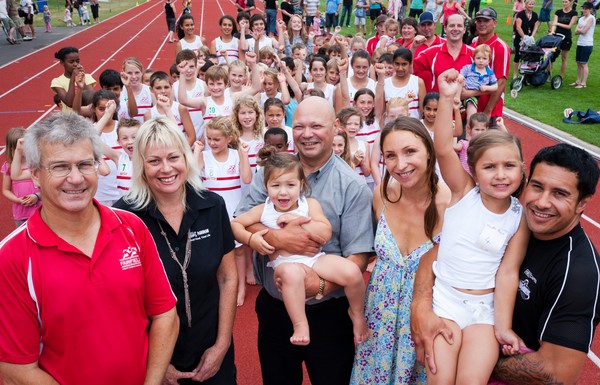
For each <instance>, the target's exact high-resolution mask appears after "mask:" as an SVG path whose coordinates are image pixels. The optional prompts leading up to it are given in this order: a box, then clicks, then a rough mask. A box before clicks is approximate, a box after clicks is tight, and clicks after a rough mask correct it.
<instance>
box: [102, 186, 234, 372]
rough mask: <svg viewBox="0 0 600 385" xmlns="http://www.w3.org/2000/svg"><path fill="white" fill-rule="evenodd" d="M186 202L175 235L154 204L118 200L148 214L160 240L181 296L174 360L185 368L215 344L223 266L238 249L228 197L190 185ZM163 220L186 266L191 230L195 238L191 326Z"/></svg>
mask: <svg viewBox="0 0 600 385" xmlns="http://www.w3.org/2000/svg"><path fill="white" fill-rule="evenodd" d="M186 201H187V206H188V208H187V210H186V211H185V212H184V215H183V220H182V222H181V226H180V228H179V234H175V232H174V231H173V229H172V228H171V226H169V224H168V223H167V221H166V220H165V219H164V217H163V215H162V214H161V213H160V211H158V209H157V208H156V205H155V204H154V203H151V204H150V205H149V206H148V208H147V209H146V210H142V211H135V210H133V209H132V208H131V205H129V204H127V203H125V202H124V201H123V199H121V200H119V201H118V202H117V203H115V205H114V207H116V208H120V209H124V210H127V211H131V212H132V213H134V214H135V215H137V216H138V217H139V218H140V219H142V221H143V222H144V223H145V224H146V226H147V227H148V229H149V230H150V233H151V234H152V237H153V238H154V242H156V247H157V249H158V254H159V255H160V259H161V260H162V263H163V265H164V267H165V272H166V273H167V277H168V278H169V282H170V284H171V289H172V290H173V293H174V294H175V296H176V297H177V314H178V315H179V321H180V322H179V336H178V337H177V343H176V344H175V350H174V352H173V357H172V358H171V363H172V364H173V365H174V366H175V367H176V368H177V369H179V370H182V369H183V368H190V367H195V366H196V365H198V363H199V362H200V358H201V356H202V354H203V353H204V351H205V350H206V349H208V348H209V347H211V346H212V345H214V342H215V340H216V337H217V326H218V320H219V314H218V311H219V284H218V282H217V269H218V268H219V265H220V264H221V260H222V258H223V255H225V254H227V253H228V252H230V251H232V250H233V248H234V239H233V233H232V231H231V225H230V222H229V216H228V215H227V209H226V207H225V201H224V200H223V198H221V197H220V196H219V195H217V194H215V193H213V192H210V191H207V190H205V191H203V192H202V195H201V196H200V195H198V194H197V193H196V192H195V191H194V190H192V189H191V188H190V187H189V186H188V187H187V188H186ZM159 221H160V225H161V226H162V228H163V229H164V231H165V233H166V234H167V238H168V240H169V243H170V244H171V248H172V249H173V251H174V252H175V254H176V256H177V258H178V260H179V262H180V263H181V264H182V265H183V262H184V258H185V247H186V242H187V238H188V231H189V235H190V238H191V241H192V242H191V245H192V246H191V248H192V249H191V250H192V254H191V261H190V264H189V266H188V268H187V270H186V271H187V275H188V285H189V294H190V303H191V312H192V327H191V328H189V327H188V319H187V316H186V310H185V299H184V298H185V296H184V289H183V277H182V275H181V268H180V267H179V266H178V265H177V263H176V262H175V261H174V260H173V259H172V258H171V254H170V252H169V248H168V246H167V242H166V241H165V238H164V237H163V236H162V235H161V231H160V227H159V225H158V223H159ZM232 346H233V345H232Z"/></svg>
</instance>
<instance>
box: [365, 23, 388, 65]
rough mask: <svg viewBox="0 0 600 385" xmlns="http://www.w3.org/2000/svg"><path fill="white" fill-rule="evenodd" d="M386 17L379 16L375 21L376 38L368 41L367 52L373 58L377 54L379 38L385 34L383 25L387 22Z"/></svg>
mask: <svg viewBox="0 0 600 385" xmlns="http://www.w3.org/2000/svg"><path fill="white" fill-rule="evenodd" d="M387 18H388V17H387V16H386V15H379V16H377V19H375V29H376V31H377V32H376V33H375V36H373V37H372V38H370V39H369V40H367V52H368V53H369V55H371V56H373V52H375V48H376V47H377V43H379V37H380V36H381V35H383V34H384V33H385V28H384V26H383V24H384V23H385V21H386V20H387Z"/></svg>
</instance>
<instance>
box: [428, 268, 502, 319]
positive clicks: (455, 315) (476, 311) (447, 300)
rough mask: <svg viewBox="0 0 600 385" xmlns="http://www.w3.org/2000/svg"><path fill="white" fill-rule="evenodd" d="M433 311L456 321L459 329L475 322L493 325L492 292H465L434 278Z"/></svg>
mask: <svg viewBox="0 0 600 385" xmlns="http://www.w3.org/2000/svg"><path fill="white" fill-rule="evenodd" d="M433 312H434V313H435V314H437V315H438V316H440V317H442V318H446V319H449V320H452V321H454V322H456V323H457V324H458V326H459V327H460V329H461V330H462V329H464V328H466V327H468V326H471V325H476V324H483V325H494V293H493V292H492V293H489V294H483V295H472V294H466V293H463V292H462V291H458V290H456V289H455V288H453V287H452V286H449V285H446V284H443V283H441V282H440V280H439V279H436V280H435V285H434V286H433Z"/></svg>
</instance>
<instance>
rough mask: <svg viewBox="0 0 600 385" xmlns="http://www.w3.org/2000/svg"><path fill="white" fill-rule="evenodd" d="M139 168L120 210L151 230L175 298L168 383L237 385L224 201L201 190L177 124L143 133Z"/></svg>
mask: <svg viewBox="0 0 600 385" xmlns="http://www.w3.org/2000/svg"><path fill="white" fill-rule="evenodd" d="M133 169H134V175H133V178H132V179H133V181H132V186H131V189H130V191H129V193H128V194H127V195H126V196H125V197H123V199H121V200H120V201H118V202H117V203H116V204H115V207H117V208H121V209H125V210H128V211H131V212H133V213H134V214H136V215H137V216H139V217H140V218H141V219H142V220H143V221H144V223H145V224H146V226H148V229H149V230H150V232H151V233H152V236H153V237H154V241H155V242H156V246H157V248H158V252H159V254H160V257H161V260H162V263H163V265H164V267H165V271H166V273H167V276H168V278H169V282H170V283H171V288H172V290H173V292H174V293H175V295H176V296H177V314H178V315H179V336H178V338H177V343H176V345H175V350H174V352H173V357H172V358H171V364H170V365H169V368H168V370H167V374H166V377H165V380H166V381H167V383H169V384H175V383H176V381H178V380H179V383H180V384H195V383H197V382H203V383H205V384H223V385H233V384H235V383H236V369H235V365H234V359H233V339H232V333H233V321H234V317H235V309H236V298H237V271H236V267H235V261H234V256H233V249H234V240H233V234H232V232H231V226H230V224H229V217H228V215H227V210H226V208H225V202H224V201H223V199H222V198H221V197H220V196H218V195H217V194H215V193H212V192H210V191H208V190H206V189H204V187H202V184H201V182H200V171H199V170H198V167H197V165H196V163H195V160H194V157H193V155H192V152H191V150H190V147H189V146H188V144H187V143H186V142H185V140H184V139H183V137H182V136H181V133H180V132H179V131H178V130H177V125H176V124H175V122H174V121H173V122H172V121H170V120H167V119H163V118H159V119H151V120H149V121H147V122H145V123H144V124H143V125H142V126H141V127H140V129H139V131H138V134H137V138H136V141H135V144H134V153H133Z"/></svg>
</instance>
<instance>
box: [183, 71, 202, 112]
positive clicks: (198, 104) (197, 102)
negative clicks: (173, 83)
mask: <svg viewBox="0 0 600 385" xmlns="http://www.w3.org/2000/svg"><path fill="white" fill-rule="evenodd" d="M188 65H189V64H188V62H187V60H184V61H182V62H181V63H179V64H178V65H177V69H178V70H179V73H184V72H185V71H186V70H187V67H188ZM187 82H188V80H187V79H186V78H185V76H181V77H180V78H179V90H178V93H177V99H178V100H179V103H180V104H182V105H184V106H186V107H191V108H200V109H202V111H203V112H204V108H205V107H206V98H204V97H202V96H200V97H197V98H188V96H187V91H186V90H187Z"/></svg>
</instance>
